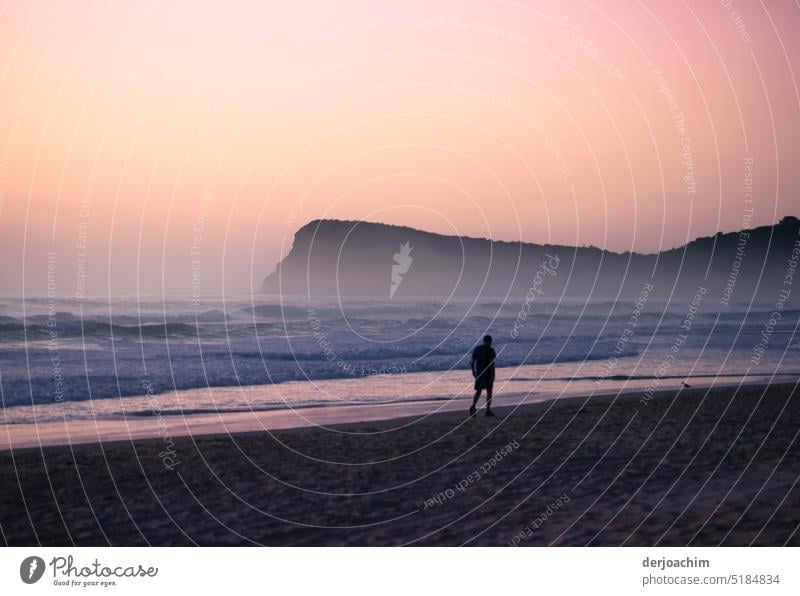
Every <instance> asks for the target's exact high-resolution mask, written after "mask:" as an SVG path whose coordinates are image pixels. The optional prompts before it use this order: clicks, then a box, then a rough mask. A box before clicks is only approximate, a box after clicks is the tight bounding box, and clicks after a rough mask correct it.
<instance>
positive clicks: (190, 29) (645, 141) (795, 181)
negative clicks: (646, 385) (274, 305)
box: [0, 0, 800, 296]
mask: <svg viewBox="0 0 800 596" xmlns="http://www.w3.org/2000/svg"><path fill="white" fill-rule="evenodd" d="M286 4H289V3H278V2H252V3H250V2H241V3H230V2H227V3H222V2H194V1H192V2H190V1H186V2H168V3H162V2H152V1H144V2H129V1H125V0H119V1H116V2H115V1H111V2H97V1H87V2H71V1H69V2H32V1H13V0H12V1H10V2H7V3H6V4H4V5H2V7H0V248H1V249H2V251H3V255H4V257H3V260H2V265H0V267H2V275H3V280H4V286H3V292H2V293H3V294H10V295H14V294H20V293H22V292H24V293H25V294H26V295H33V294H43V293H44V292H45V291H46V289H47V271H48V254H49V253H52V257H51V259H50V261H51V264H53V268H54V269H55V272H56V284H57V287H56V291H57V293H59V294H62V295H67V296H69V295H74V294H75V292H76V290H77V289H78V278H77V273H78V271H80V272H81V275H85V277H84V278H83V279H84V281H85V292H86V293H87V294H106V293H108V292H109V291H110V292H111V293H114V294H136V293H146V294H161V293H168V294H180V295H189V294H191V292H192V282H193V280H196V279H198V278H199V279H201V280H202V291H203V293H204V294H220V293H226V294H229V293H247V292H249V291H250V289H251V284H254V285H255V287H258V285H260V283H261V281H262V279H263V278H264V276H265V275H267V274H268V273H270V272H271V271H272V270H273V268H274V265H275V263H276V261H277V260H278V259H279V258H280V256H281V251H282V250H283V251H286V250H288V248H289V246H290V245H291V240H292V236H293V233H294V231H295V230H296V228H298V227H299V226H301V225H303V224H305V223H306V222H308V221H310V220H312V219H316V218H321V217H332V218H338V219H367V220H372V221H384V222H387V223H396V224H403V225H410V226H414V227H418V228H421V229H425V230H431V231H436V232H442V233H447V234H450V233H453V234H462V235H470V236H490V237H493V238H496V239H502V240H517V239H521V240H524V241H529V242H542V243H544V242H549V243H563V244H570V245H572V244H593V245H597V246H604V247H607V248H609V249H612V250H615V251H623V250H640V251H647V252H652V251H656V250H658V249H659V248H662V247H663V248H671V247H674V246H677V245H680V244H683V243H684V242H685V241H686V240H687V239H692V238H694V237H696V236H700V235H710V234H712V233H714V232H715V231H716V230H718V229H722V230H726V231H730V230H735V229H739V228H741V227H742V222H743V220H745V218H746V216H747V213H746V209H747V208H748V206H749V205H752V208H753V217H752V224H753V225H764V224H770V223H773V222H774V221H776V220H777V219H779V218H780V217H781V216H783V215H786V214H790V213H792V214H798V212H800V208H799V207H800V199H798V190H799V189H800V186H799V185H800V171H798V170H800V168H798V167H797V159H798V155H800V152H798V143H799V142H800V141H798V139H800V112H799V111H798V108H800V101H799V99H798V91H797V82H796V80H795V79H796V74H797V73H796V72H795V70H796V66H797V65H798V64H800V41H799V40H800V36H798V34H797V33H798V31H800V8H799V7H798V5H797V4H796V3H794V2H791V1H788V0H786V1H774V2H764V3H761V2H756V1H752V2H751V1H747V2H745V1H744V0H723V1H721V2H718V1H691V2H655V1H648V2H638V1H630V2H628V1H625V2H613V3H597V4H594V3H590V2H568V1H564V0H559V1H552V2H550V1H542V2H535V3H522V2H519V3H516V2H505V1H485V2H472V3H464V2H455V1H439V2H437V1H431V0H425V1H411V2H403V3H390V2H373V1H367V0H358V1H354V2H321V1H301V2H292V3H290V4H291V6H288V7H287V6H286ZM608 4H611V5H612V6H610V7H609V6H607V5H608ZM232 6H236V7H237V8H235V9H234V8H232ZM531 6H535V8H530V7H531ZM658 73H660V75H659V74H658ZM667 92H669V93H670V94H671V98H672V102H671V103H670V102H669V101H668V98H667V96H666V93H667ZM750 158H752V164H753V165H752V196H753V201H752V204H748V203H747V202H746V196H745V195H746V193H747V192H748V190H749V189H748V184H746V183H745V181H744V180H743V178H744V177H745V162H746V160H748V159H750ZM193 248H194V250H193Z"/></svg>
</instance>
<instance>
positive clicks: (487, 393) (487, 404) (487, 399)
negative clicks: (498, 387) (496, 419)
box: [486, 385, 494, 416]
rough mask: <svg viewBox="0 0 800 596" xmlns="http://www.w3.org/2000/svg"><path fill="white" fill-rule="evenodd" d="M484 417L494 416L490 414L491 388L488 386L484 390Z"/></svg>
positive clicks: (492, 413)
mask: <svg viewBox="0 0 800 596" xmlns="http://www.w3.org/2000/svg"><path fill="white" fill-rule="evenodd" d="M486 415H487V416H494V412H492V386H491V385H489V386H488V387H487V388H486Z"/></svg>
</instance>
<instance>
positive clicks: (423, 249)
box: [262, 217, 800, 305]
mask: <svg viewBox="0 0 800 596" xmlns="http://www.w3.org/2000/svg"><path fill="white" fill-rule="evenodd" d="M799 234H800V222H798V220H797V218H794V217H786V218H784V219H783V220H782V221H781V222H780V223H779V224H776V225H774V226H763V227H759V228H754V229H751V230H743V231H742V232H731V233H727V234H723V233H718V234H716V235H715V236H712V237H707V238H698V239H696V240H693V241H692V242H690V243H688V244H687V245H685V246H682V247H679V248H675V249H672V250H667V251H663V252H660V253H658V254H639V253H614V252H608V251H603V250H600V249H598V248H594V247H588V248H587V247H574V246H558V245H540V244H527V243H519V242H496V241H492V240H488V239H484V238H467V237H458V236H443V235H440V234H432V233H430V232H423V231H420V230H415V229H413V228H407V227H401V226H392V225H386V224H379V223H369V222H359V221H338V220H315V221H312V222H310V223H308V224H307V225H305V226H303V227H302V228H300V229H299V230H298V231H297V233H296V234H295V238H294V244H293V246H292V249H291V251H290V253H289V254H288V256H287V257H286V258H285V259H284V260H283V261H282V262H281V263H280V264H279V265H278V267H277V270H276V271H275V272H274V273H272V274H271V275H269V276H268V277H267V278H266V280H265V281H264V284H263V287H262V291H263V292H265V293H270V294H278V293H281V294H284V295H289V294H292V295H303V296H311V297H312V298H313V297H329V296H337V295H339V296H341V297H343V298H356V297H368V298H382V299H387V300H388V299H394V300H402V299H404V298H432V299H436V300H445V299H447V298H448V297H451V296H452V297H454V298H460V299H465V298H466V299H475V298H477V299H488V298H492V299H494V298H503V297H505V296H511V297H524V296H525V295H526V294H529V293H533V294H535V295H537V297H541V299H548V300H557V299H560V298H571V299H581V300H584V299H586V298H592V299H615V298H617V297H619V298H620V299H632V298H636V297H638V296H639V294H640V293H641V291H642V288H643V287H646V286H647V285H648V284H650V285H652V286H653V290H652V292H651V296H654V297H659V298H669V297H670V296H672V297H680V296H691V295H693V294H694V293H695V291H696V289H697V287H698V286H702V287H704V288H706V290H707V291H708V293H709V296H710V297H713V299H714V301H717V302H720V303H721V304H722V305H724V303H725V302H750V301H751V300H753V299H755V300H756V301H758V302H766V303H772V302H775V301H776V300H777V299H778V297H779V293H780V292H781V290H785V289H790V288H791V284H789V285H787V284H786V283H785V282H786V279H787V278H786V276H787V273H789V274H791V273H794V272H793V271H790V270H791V269H792V267H793V266H792V259H794V267H796V266H797V263H796V260H797V257H798V252H799V251H800V235H799ZM796 284H797V285H798V286H800V276H798V277H797V279H796ZM792 294H793V295H792V296H791V297H790V302H792V303H797V299H798V295H800V287H798V288H796V289H795V290H794V292H793V293H792Z"/></svg>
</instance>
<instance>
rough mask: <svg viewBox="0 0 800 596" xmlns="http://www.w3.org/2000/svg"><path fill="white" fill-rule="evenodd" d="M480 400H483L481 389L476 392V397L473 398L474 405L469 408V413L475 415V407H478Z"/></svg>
mask: <svg viewBox="0 0 800 596" xmlns="http://www.w3.org/2000/svg"><path fill="white" fill-rule="evenodd" d="M480 398H481V390H480V389H476V390H475V397H474V398H473V400H472V405H471V406H470V408H469V413H470V414H474V413H475V407H476V406H477V405H478V400H479V399H480Z"/></svg>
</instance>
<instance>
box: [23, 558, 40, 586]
mask: <svg viewBox="0 0 800 596" xmlns="http://www.w3.org/2000/svg"><path fill="white" fill-rule="evenodd" d="M44 568H45V564H44V559H42V558H41V557H35V556H34V557H25V558H24V559H23V560H22V563H20V564H19V576H20V578H21V579H22V581H24V582H25V583H26V584H35V583H36V582H38V581H39V580H40V579H42V576H43V575H44Z"/></svg>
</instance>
